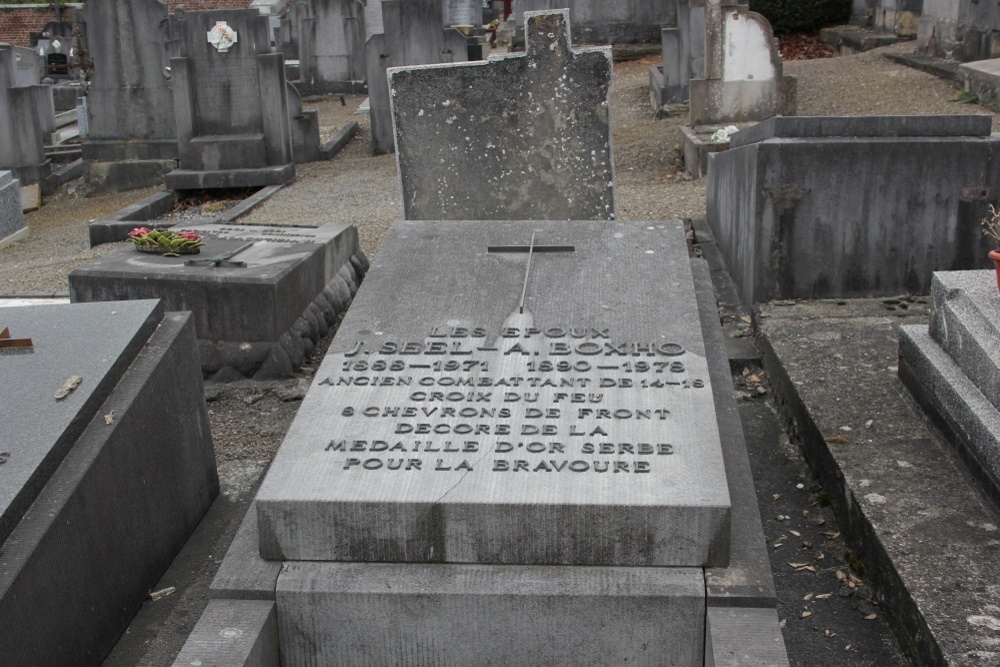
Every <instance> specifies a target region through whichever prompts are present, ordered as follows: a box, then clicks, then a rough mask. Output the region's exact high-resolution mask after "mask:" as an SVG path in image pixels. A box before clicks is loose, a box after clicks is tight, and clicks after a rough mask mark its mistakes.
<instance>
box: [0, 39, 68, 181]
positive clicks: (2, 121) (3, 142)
mask: <svg viewBox="0 0 1000 667" xmlns="http://www.w3.org/2000/svg"><path fill="white" fill-rule="evenodd" d="M23 60H24V56H23V55H22V52H21V51H20V50H17V49H0V169H4V170H9V171H11V172H13V175H14V178H17V179H18V180H20V181H21V184H22V185H33V184H35V183H39V182H41V181H43V180H44V179H45V178H46V177H48V176H49V174H51V173H52V163H51V161H49V159H48V158H47V157H45V143H46V141H47V140H48V139H49V138H50V135H51V132H52V131H53V130H54V129H55V107H54V105H53V103H52V91H51V89H50V87H49V86H43V85H27V86H22V85H19V81H20V80H21V79H22V78H23V73H22V74H19V69H18V62H19V61H23Z"/></svg>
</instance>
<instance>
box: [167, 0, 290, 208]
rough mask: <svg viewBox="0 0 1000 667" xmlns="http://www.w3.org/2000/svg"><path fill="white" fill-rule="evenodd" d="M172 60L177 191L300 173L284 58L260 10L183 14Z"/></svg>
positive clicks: (175, 24) (172, 176)
mask: <svg viewBox="0 0 1000 667" xmlns="http://www.w3.org/2000/svg"><path fill="white" fill-rule="evenodd" d="M171 25H172V29H171V32H173V33H174V34H176V35H177V41H176V49H177V51H178V53H179V54H180V56H179V57H176V58H171V59H170V69H171V76H172V79H173V80H172V86H173V93H174V116H175V119H176V123H177V140H178V147H179V158H180V168H179V169H177V170H175V171H173V172H171V173H169V174H167V175H166V179H165V180H166V184H167V187H168V188H170V189H174V190H184V189H197V188H227V187H250V186H262V185H276V184H283V183H287V182H289V181H290V180H292V179H293V178H294V177H295V165H294V164H293V156H292V140H291V130H290V128H289V115H288V100H287V98H286V95H285V84H286V82H285V69H284V59H283V57H282V55H281V54H280V53H271V40H270V36H269V34H268V33H269V30H268V18H267V17H266V16H261V15H260V14H259V13H258V12H256V11H255V10H252V9H245V10H235V9H228V10H218V11H207V12H192V13H185V12H175V13H174V14H173V15H172V16H171Z"/></svg>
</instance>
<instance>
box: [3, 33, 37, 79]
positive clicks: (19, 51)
mask: <svg viewBox="0 0 1000 667" xmlns="http://www.w3.org/2000/svg"><path fill="white" fill-rule="evenodd" d="M0 51H10V52H11V54H12V56H13V62H14V78H13V85H15V86H36V85H38V84H40V83H41V82H42V79H43V78H44V72H45V59H44V58H43V57H42V56H40V55H38V53H37V52H36V51H35V50H34V49H31V48H28V47H26V46H15V45H14V44H7V43H5V42H0Z"/></svg>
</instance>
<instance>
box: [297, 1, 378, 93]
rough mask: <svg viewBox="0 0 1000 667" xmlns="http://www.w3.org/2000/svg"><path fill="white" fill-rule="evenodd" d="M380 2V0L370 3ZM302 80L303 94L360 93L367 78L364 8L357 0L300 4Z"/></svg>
mask: <svg viewBox="0 0 1000 667" xmlns="http://www.w3.org/2000/svg"><path fill="white" fill-rule="evenodd" d="M369 1H370V2H377V0H369ZM291 17H292V18H293V20H296V21H297V22H298V26H297V30H296V34H297V35H298V59H299V80H298V81H297V82H296V86H297V87H298V88H299V90H301V91H302V94H303V95H323V94H331V93H336V94H341V93H349V94H359V93H364V92H365V91H367V89H368V88H367V86H366V84H365V78H366V77H367V69H366V66H365V39H366V36H365V5H364V4H363V3H360V2H358V1H357V0H326V1H323V0H311V1H309V2H301V1H300V2H297V3H296V6H295V8H294V13H291Z"/></svg>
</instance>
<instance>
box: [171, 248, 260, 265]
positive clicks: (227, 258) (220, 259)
mask: <svg viewBox="0 0 1000 667" xmlns="http://www.w3.org/2000/svg"><path fill="white" fill-rule="evenodd" d="M252 245H253V241H247V242H246V243H244V244H243V245H241V246H240V247H239V248H236V249H235V250H230V251H229V252H224V253H222V254H221V255H216V256H215V257H209V258H208V259H189V260H187V261H186V262H184V266H210V267H212V268H213V269H216V268H219V267H220V266H225V267H231V268H237V269H245V268H246V267H247V263H246V262H241V261H240V260H236V259H233V257H235V256H236V255H238V254H240V253H241V252H243V251H244V250H246V249H247V248H249V247H251V246H252Z"/></svg>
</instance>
